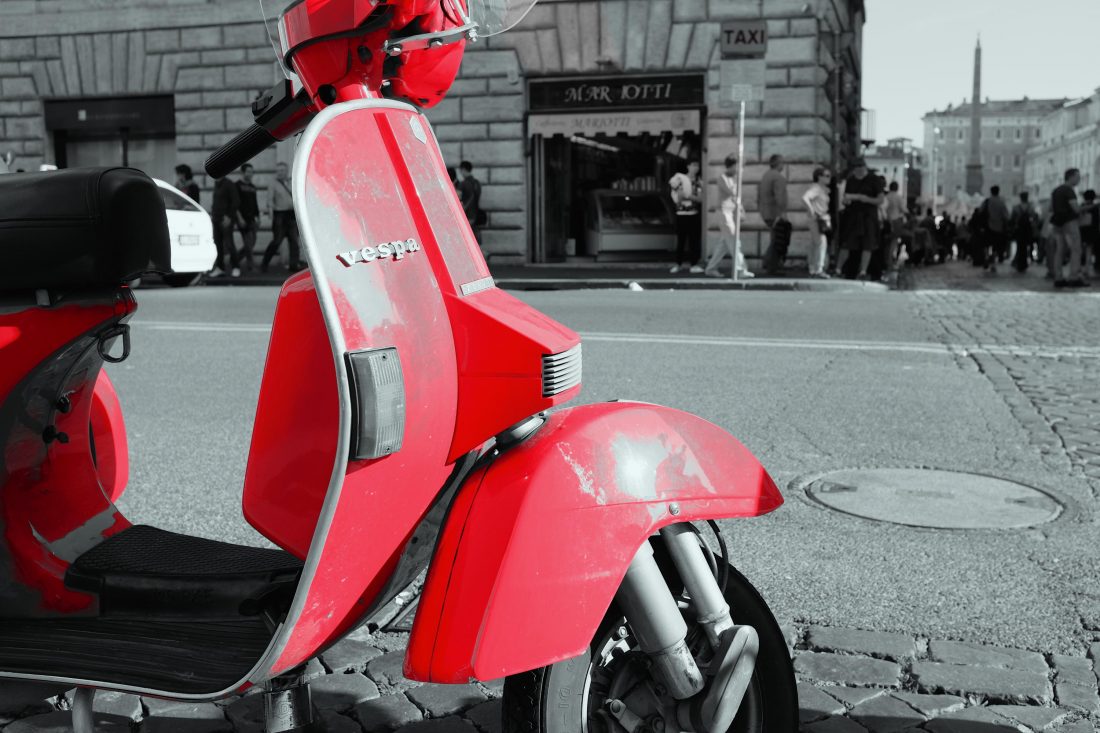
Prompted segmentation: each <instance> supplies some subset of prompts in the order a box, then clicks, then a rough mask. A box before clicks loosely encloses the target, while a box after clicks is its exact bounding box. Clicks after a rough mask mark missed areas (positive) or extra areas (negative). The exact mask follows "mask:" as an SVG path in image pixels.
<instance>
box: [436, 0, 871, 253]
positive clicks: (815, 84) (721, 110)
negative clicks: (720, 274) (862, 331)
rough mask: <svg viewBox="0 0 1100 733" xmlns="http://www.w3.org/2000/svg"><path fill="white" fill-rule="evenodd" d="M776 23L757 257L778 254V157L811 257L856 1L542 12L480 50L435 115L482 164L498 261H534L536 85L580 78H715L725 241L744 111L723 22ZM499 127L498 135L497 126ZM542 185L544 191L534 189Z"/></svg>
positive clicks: (748, 196)
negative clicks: (730, 72)
mask: <svg viewBox="0 0 1100 733" xmlns="http://www.w3.org/2000/svg"><path fill="white" fill-rule="evenodd" d="M761 17H763V18H766V19H767V21H768V30H769V36H770V40H769V47H768V54H767V58H766V64H767V94H766V97H765V101H764V102H763V103H762V104H761V103H752V104H749V105H748V109H747V117H746V124H745V132H746V139H745V163H746V168H745V173H746V176H745V180H746V186H745V193H744V198H745V201H746V208H747V209H748V212H749V216H748V218H747V220H746V222H745V232H744V235H743V237H742V242H743V245H744V249H745V253H746V255H748V256H750V257H755V256H759V254H761V253H762V252H763V249H764V248H765V247H766V246H767V240H766V234H764V233H763V230H764V226H763V222H762V221H761V220H760V217H759V215H758V214H757V213H756V184H757V182H758V181H759V179H760V176H761V175H762V174H763V171H764V170H765V169H766V168H765V166H764V165H762V164H763V163H764V162H766V160H767V158H768V156H770V155H772V154H773V153H779V154H781V155H783V156H784V157H785V158H786V159H787V161H788V163H789V165H788V168H787V169H786V173H787V175H788V179H789V180H790V183H791V186H790V189H789V191H788V194H789V201H790V218H791V220H792V222H793V224H794V227H795V233H794V237H793V241H792V248H791V254H792V255H794V256H795V257H797V256H800V255H801V256H804V253H805V251H806V247H807V245H808V242H809V232H808V222H807V220H806V216H805V215H804V213H803V208H802V204H801V201H800V197H801V195H802V193H803V192H804V191H805V190H806V188H808V186H809V184H810V182H811V180H812V178H811V175H812V171H813V169H814V167H815V164H825V165H828V164H829V162H830V160H831V157H832V138H833V136H832V102H831V101H830V100H829V98H828V97H827V96H826V94H825V91H824V89H825V86H826V83H827V80H828V79H829V74H830V71H831V70H832V66H833V63H834V61H833V59H832V55H831V53H830V51H829V48H831V40H832V36H831V35H830V34H829V32H828V28H831V27H839V28H841V29H848V28H849V27H850V26H851V24H852V22H853V15H852V8H851V7H850V6H849V0H817V1H816V2H811V3H806V2H795V1H794V0H775V1H772V0H769V2H768V3H766V4H763V3H759V2H757V1H756V0H710V1H709V2H708V1H707V0H677V1H676V2H673V1H672V0H645V1H641V0H599V1H596V0H567V1H559V2H554V1H550V2H546V1H545V0H544V1H543V2H541V3H539V5H537V6H535V8H534V9H533V10H532V12H531V13H530V14H529V15H528V16H527V18H525V19H524V21H523V22H522V23H521V24H520V25H519V26H517V27H516V28H515V29H513V30H512V31H510V32H509V33H506V34H504V35H502V36H497V37H493V38H491V39H488V40H487V41H483V42H481V43H478V44H476V45H474V46H471V47H470V48H469V50H468V51H467V55H466V59H465V61H464V62H463V66H462V70H461V72H460V80H459V82H458V83H457V84H456V85H455V88H454V90H453V92H452V97H451V98H448V99H447V100H446V101H445V102H444V103H443V104H441V105H440V106H439V107H437V108H435V109H432V110H429V111H428V117H429V118H430V119H431V120H432V122H433V124H434V126H435V129H436V132H437V134H438V135H439V138H440V140H441V141H443V143H444V155H445V156H446V157H447V159H448V160H449V161H454V164H457V162H458V161H459V160H461V159H469V160H470V161H471V162H473V163H474V165H475V166H476V167H475V175H477V176H478V177H479V178H480V179H481V180H482V181H483V183H487V184H488V185H486V187H485V197H484V199H483V206H484V208H485V209H486V210H487V211H488V214H489V224H488V226H487V227H486V228H485V230H484V232H483V234H484V240H485V244H486V247H487V249H488V250H489V251H490V252H492V253H493V254H494V255H497V256H505V257H514V258H516V259H525V258H526V256H527V246H528V238H529V232H527V231H526V228H527V221H528V220H527V217H526V212H527V206H528V203H527V190H528V189H527V182H526V180H525V179H526V172H527V170H529V158H530V154H531V151H530V150H528V149H527V148H528V147H529V146H528V145H527V141H526V140H525V139H524V137H523V135H524V130H523V118H524V111H525V92H526V89H525V87H526V84H525V81H526V79H528V78H537V77H543V76H558V75H568V74H589V73H590V74H608V73H615V72H622V73H628V74H629V73H660V72H685V71H700V72H706V73H707V86H708V94H707V97H708V98H707V106H708V110H707V118H706V130H705V135H706V151H705V154H706V164H707V165H706V167H705V172H706V177H707V179H708V183H709V184H710V185H709V188H708V198H707V203H708V206H707V208H708V220H707V227H708V230H709V236H708V239H709V240H710V246H714V245H716V244H717V241H718V237H719V230H718V226H719V216H720V215H719V213H718V195H717V186H716V182H717V179H718V176H719V175H720V173H721V170H722V160H723V159H724V158H725V156H726V155H727V154H728V153H730V152H735V151H736V149H737V129H736V124H737V121H736V118H737V114H736V113H737V109H736V108H735V107H734V106H732V104H731V105H729V106H726V105H724V104H723V103H722V101H721V100H720V99H719V92H720V89H719V61H720V58H719V50H718V34H719V28H720V24H721V21H722V20H726V19H735V18H742V19H746V18H761ZM485 123H489V125H488V128H486V124H485ZM531 184H532V185H533V182H531Z"/></svg>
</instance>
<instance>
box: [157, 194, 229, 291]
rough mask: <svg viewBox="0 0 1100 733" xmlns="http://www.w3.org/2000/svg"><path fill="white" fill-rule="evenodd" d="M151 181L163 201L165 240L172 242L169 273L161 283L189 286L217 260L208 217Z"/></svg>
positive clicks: (190, 201)
mask: <svg viewBox="0 0 1100 733" xmlns="http://www.w3.org/2000/svg"><path fill="white" fill-rule="evenodd" d="M153 180H154V181H156V182H157V186H158V187H159V188H160V193H161V196H162V197H163V198H164V210H165V214H166V215H167V216H168V236H169V239H171V240H172V270H173V272H172V273H171V274H169V275H164V276H163V277H164V282H165V283H167V284H168V285H171V286H172V287H177V288H178V287H186V286H188V285H193V284H195V283H196V282H198V281H199V279H200V277H201V275H202V273H204V272H207V271H208V270H210V268H211V267H213V265H214V258H215V257H216V256H217V248H216V247H215V246H214V225H213V224H212V223H211V221H210V214H208V213H207V212H206V209H204V208H202V206H201V205H199V203H198V202H197V201H195V200H194V199H192V198H190V197H189V196H188V195H187V194H185V193H184V192H183V191H180V190H179V189H178V188H176V187H175V186H173V185H171V184H168V183H165V182H164V181H162V180H160V179H158V178H154V179H153Z"/></svg>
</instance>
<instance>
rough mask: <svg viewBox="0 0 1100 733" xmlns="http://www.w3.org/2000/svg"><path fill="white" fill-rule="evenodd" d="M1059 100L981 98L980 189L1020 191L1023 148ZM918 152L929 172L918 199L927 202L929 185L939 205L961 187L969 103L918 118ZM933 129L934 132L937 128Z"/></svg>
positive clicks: (963, 184)
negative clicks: (922, 154)
mask: <svg viewBox="0 0 1100 733" xmlns="http://www.w3.org/2000/svg"><path fill="white" fill-rule="evenodd" d="M1065 102H1066V100H1065V99H1028V98H1027V97H1024V98H1023V99H1011V100H989V99H987V100H985V102H983V103H982V105H981V138H980V152H981V164H982V177H983V193H986V192H988V191H989V189H990V187H992V186H1000V187H1001V195H1002V196H1005V197H1012V196H1015V195H1016V194H1018V193H1020V191H1023V190H1024V189H1025V186H1026V184H1025V180H1024V163H1025V160H1026V158H1027V152H1028V149H1029V148H1031V147H1033V146H1034V145H1037V144H1039V142H1040V140H1041V139H1042V137H1043V131H1042V129H1041V123H1042V121H1043V119H1044V118H1045V117H1046V116H1047V115H1049V114H1050V113H1051V112H1054V111H1055V110H1057V109H1059V108H1060V107H1062V105H1064V104H1065ZM923 120H924V150H925V157H926V159H927V160H928V164H929V171H928V173H927V174H926V175H925V176H924V180H925V182H926V183H927V187H926V188H925V190H924V191H923V192H922V199H923V200H925V201H927V202H930V199H931V195H932V186H935V195H936V205H937V206H943V205H944V204H945V203H950V202H952V201H954V200H955V199H956V198H957V197H958V192H959V191H960V190H961V191H965V190H966V183H967V179H966V166H967V162H968V159H969V157H970V139H971V137H972V132H971V124H972V120H971V105H970V103H969V102H965V103H963V104H960V105H959V106H958V107H952V106H951V105H948V106H947V108H946V109H943V110H933V111H931V112H929V113H927V114H925V115H924V117H923ZM937 130H938V132H937Z"/></svg>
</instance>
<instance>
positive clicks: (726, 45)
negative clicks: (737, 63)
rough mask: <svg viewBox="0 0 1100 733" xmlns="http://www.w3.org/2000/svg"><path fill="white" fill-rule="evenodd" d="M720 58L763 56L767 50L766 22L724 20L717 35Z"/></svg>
mask: <svg viewBox="0 0 1100 733" xmlns="http://www.w3.org/2000/svg"><path fill="white" fill-rule="evenodd" d="M718 42H719V45H720V47H721V50H722V58H737V57H740V58H763V57H764V54H765V53H767V50H768V23H767V21H763V20H724V21H722V28H721V31H720V34H719V36H718Z"/></svg>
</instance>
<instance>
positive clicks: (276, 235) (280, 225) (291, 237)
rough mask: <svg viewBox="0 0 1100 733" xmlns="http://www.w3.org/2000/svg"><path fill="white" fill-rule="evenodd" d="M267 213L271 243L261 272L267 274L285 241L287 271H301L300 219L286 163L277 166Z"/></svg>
mask: <svg viewBox="0 0 1100 733" xmlns="http://www.w3.org/2000/svg"><path fill="white" fill-rule="evenodd" d="M267 211H268V214H269V215H270V216H271V243H270V244H268V245H267V249H266V250H264V259H263V262H261V263H260V270H262V271H263V272H267V268H268V266H269V265H270V264H271V258H272V257H274V256H275V254H276V253H277V252H278V251H279V247H281V246H282V244H283V240H284V239H285V240H287V248H288V249H289V258H288V259H287V269H288V270H289V271H290V272H297V271H298V270H301V269H302V268H303V267H304V265H303V264H302V262H301V261H300V259H299V251H298V219H297V217H295V215H294V193H293V192H292V191H291V189H290V169H289V168H288V167H287V164H286V163H276V164H275V182H274V183H273V184H271V188H269V189H268V195H267Z"/></svg>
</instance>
